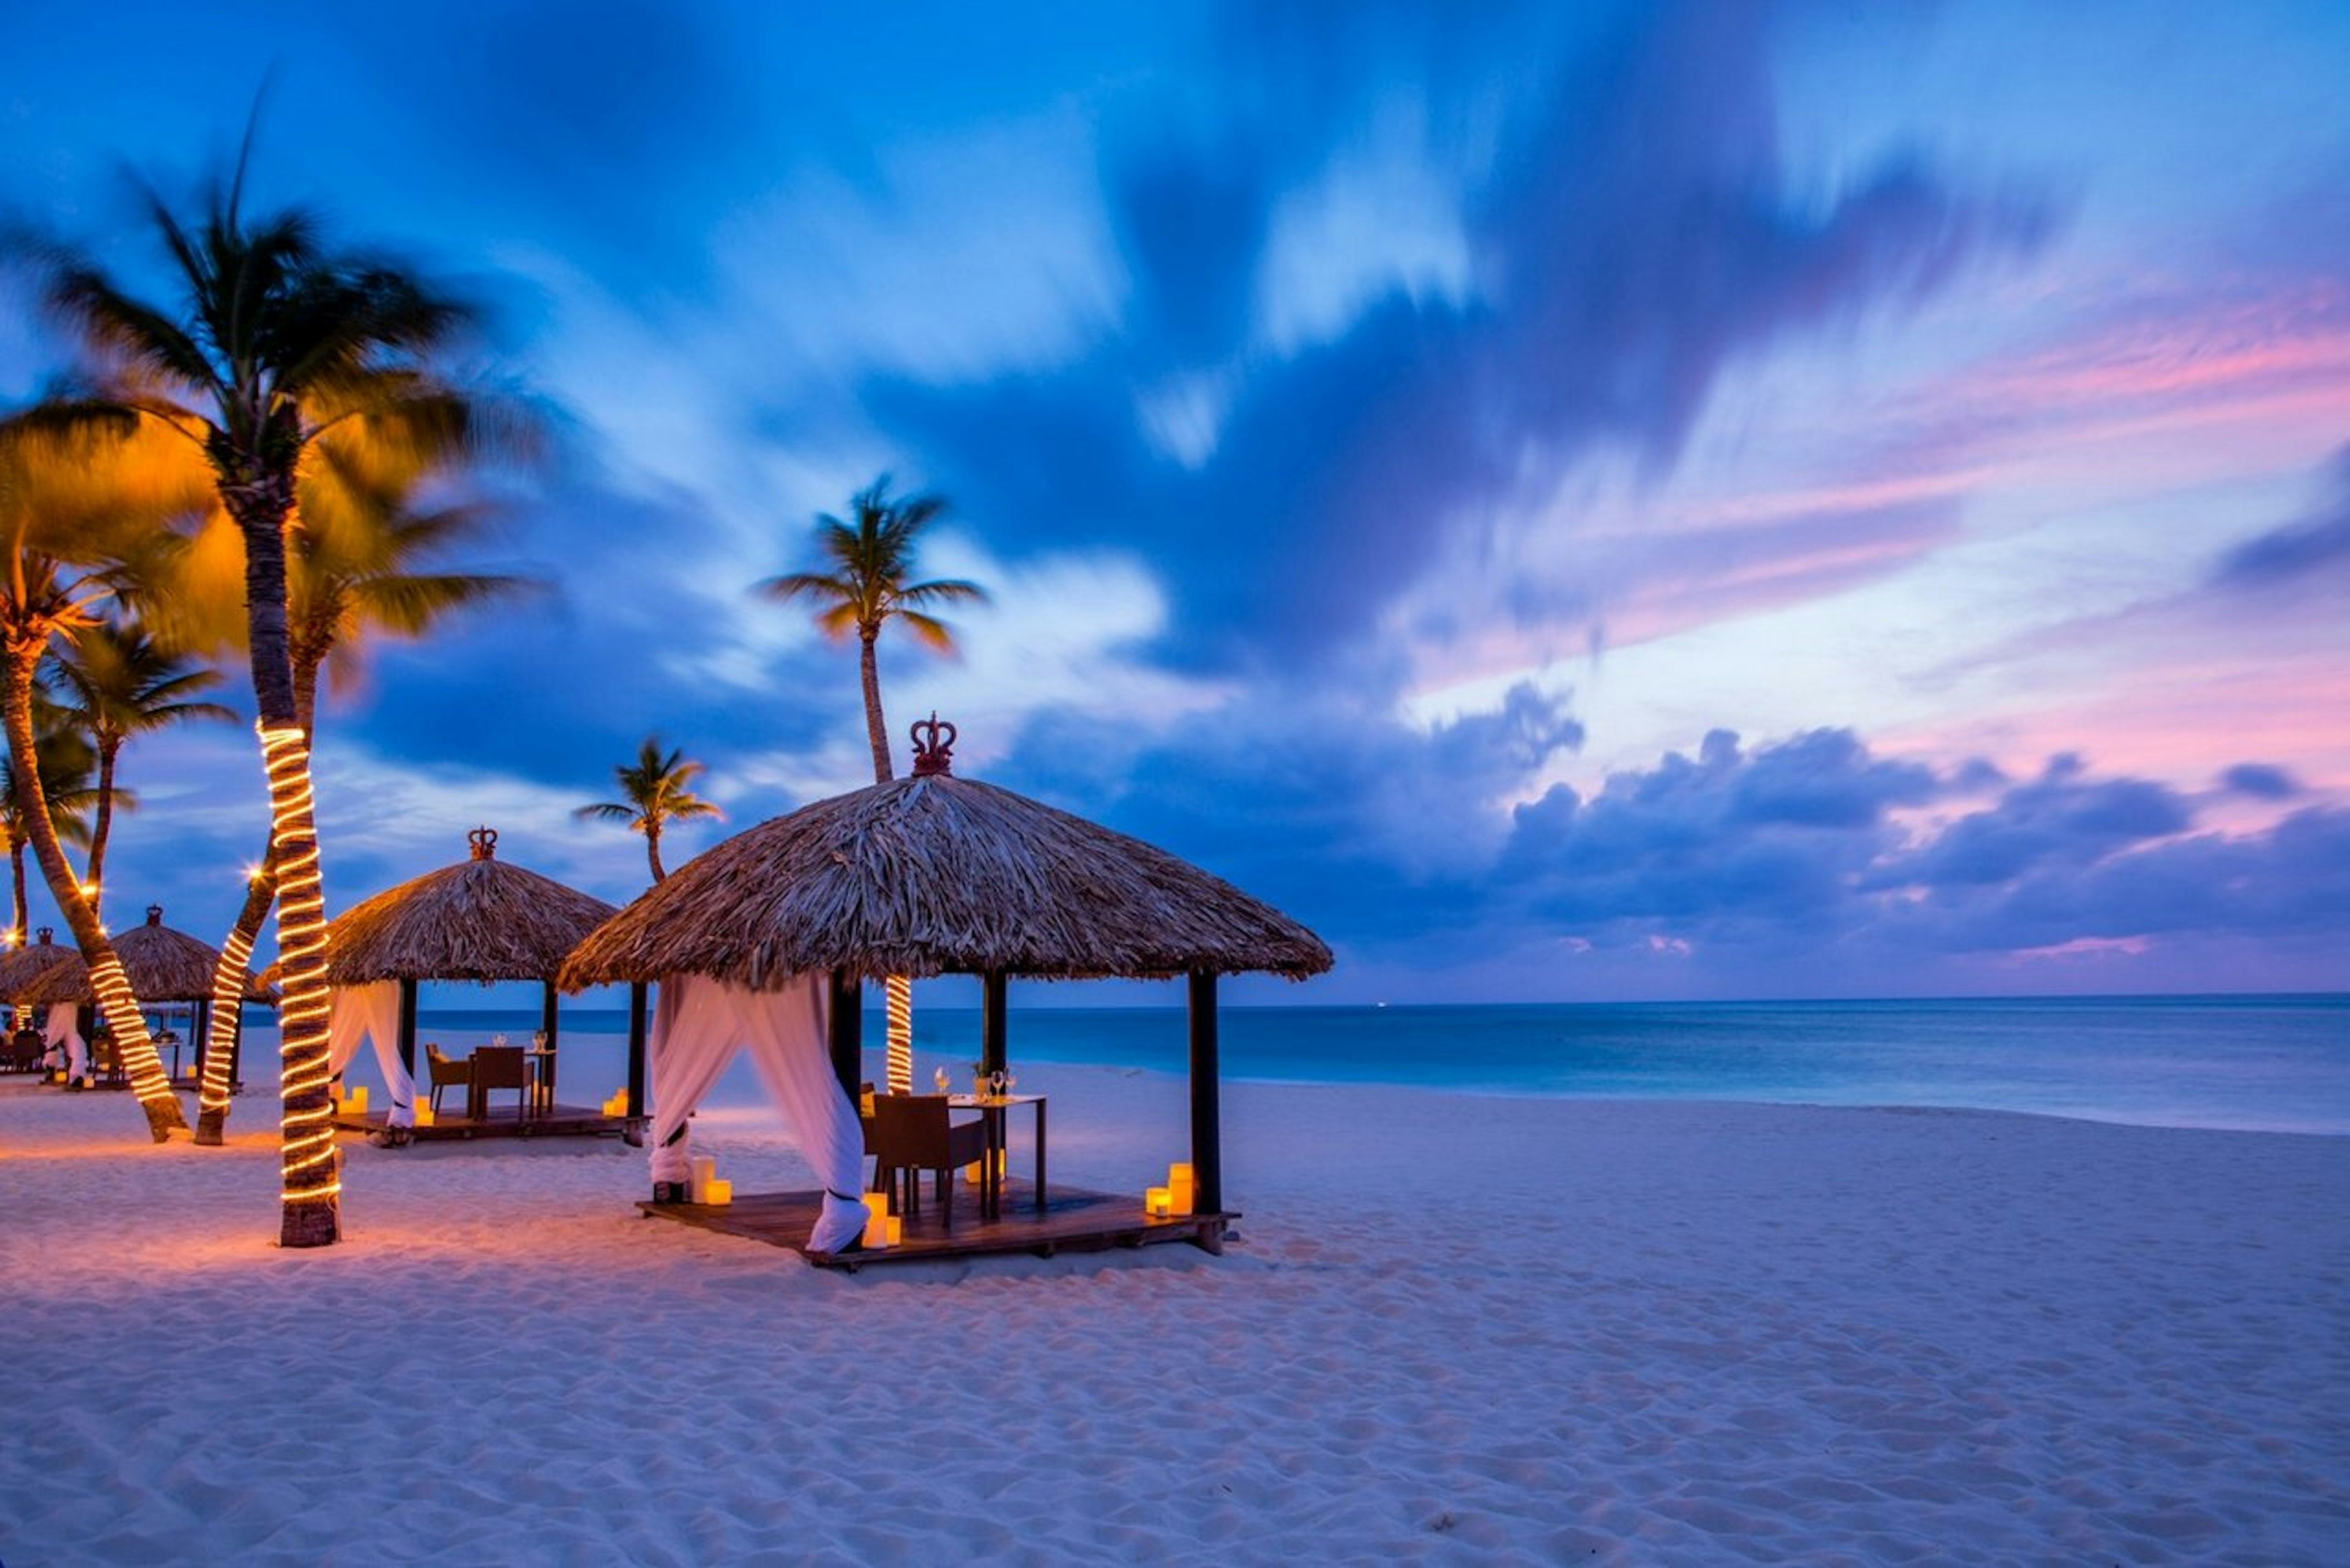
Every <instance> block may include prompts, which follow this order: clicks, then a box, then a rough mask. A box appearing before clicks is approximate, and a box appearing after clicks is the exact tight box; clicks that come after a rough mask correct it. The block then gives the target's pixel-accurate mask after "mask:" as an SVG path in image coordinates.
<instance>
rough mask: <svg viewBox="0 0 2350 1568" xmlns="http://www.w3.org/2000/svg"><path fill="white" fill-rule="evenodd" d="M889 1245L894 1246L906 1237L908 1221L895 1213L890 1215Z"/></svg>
mask: <svg viewBox="0 0 2350 1568" xmlns="http://www.w3.org/2000/svg"><path fill="white" fill-rule="evenodd" d="M905 1239H906V1222H905V1221H904V1220H900V1219H899V1218H898V1216H896V1215H895V1214H892V1215H890V1216H889V1245H890V1246H892V1247H894V1246H896V1245H897V1244H898V1243H899V1242H900V1241H904V1240H905Z"/></svg>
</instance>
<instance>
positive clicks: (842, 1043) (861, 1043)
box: [829, 969, 865, 1106]
mask: <svg viewBox="0 0 2350 1568" xmlns="http://www.w3.org/2000/svg"><path fill="white" fill-rule="evenodd" d="M829 1012H830V1018H831V1024H830V1032H831V1035H832V1071H833V1074H834V1075H835V1076H837V1077H838V1078H839V1080H840V1087H841V1091H842V1093H844V1094H846V1095H847V1096H848V1103H849V1104H850V1105H852V1106H854V1105H855V1104H857V1097H858V1086H859V1085H862V1084H863V1083H864V1082H865V984H864V982H863V981H860V980H858V978H857V977H856V976H855V975H852V974H850V973H849V972H848V971H847V970H841V969H837V970H834V971H832V1006H831V1008H830V1010H829Z"/></svg>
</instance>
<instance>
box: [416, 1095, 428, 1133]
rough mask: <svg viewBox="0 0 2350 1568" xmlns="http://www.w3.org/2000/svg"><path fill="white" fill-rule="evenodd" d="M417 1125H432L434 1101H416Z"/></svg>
mask: <svg viewBox="0 0 2350 1568" xmlns="http://www.w3.org/2000/svg"><path fill="white" fill-rule="evenodd" d="M416 1125H417V1126H418V1127H431V1126H432V1102H431V1101H430V1100H419V1101H417V1102H416Z"/></svg>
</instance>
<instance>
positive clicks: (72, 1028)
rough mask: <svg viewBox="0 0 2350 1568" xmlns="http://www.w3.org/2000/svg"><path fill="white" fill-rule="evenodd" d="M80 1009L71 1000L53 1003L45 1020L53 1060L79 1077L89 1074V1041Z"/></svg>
mask: <svg viewBox="0 0 2350 1568" xmlns="http://www.w3.org/2000/svg"><path fill="white" fill-rule="evenodd" d="M80 1012H81V1010H80V1009H79V1008H78V1007H76V1006H75V1005H74V1004H73V1003H72V1002H51V1003H49V1013H48V1016H47V1018H46V1019H44V1020H43V1021H42V1025H43V1034H42V1038H44V1039H46V1040H47V1041H48V1043H49V1050H50V1052H51V1053H52V1057H51V1059H52V1061H53V1062H55V1064H57V1065H58V1066H61V1067H63V1068H64V1069H65V1070H66V1076H67V1077H68V1078H72V1079H76V1080H80V1079H83V1078H87V1077H88V1076H89V1042H88V1041H87V1040H84V1039H83V1038H82V1037H81V1020H80V1016H79V1014H80Z"/></svg>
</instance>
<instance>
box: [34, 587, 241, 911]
mask: <svg viewBox="0 0 2350 1568" xmlns="http://www.w3.org/2000/svg"><path fill="white" fill-rule="evenodd" d="M55 670H56V671H57V680H58V682H59V684H60V686H61V688H62V690H63V691H64V693H65V695H66V696H67V698H68V702H67V705H66V709H65V711H66V714H67V716H68V718H69V719H70V720H71V721H72V722H75V723H77V724H78V725H80V726H81V728H82V729H83V730H84V731H86V732H88V735H89V738H90V741H91V743H92V746H93V748H94V749H95V751H96V753H97V755H98V787H97V815H96V820H95V822H93V824H92V825H91V827H90V833H89V880H90V884H91V886H93V887H94V888H97V889H98V891H96V892H94V893H92V894H91V895H90V898H89V902H90V908H91V909H92V910H93V911H95V910H97V909H100V908H101V907H102V906H103V904H104V901H105V898H106V843H107V837H108V835H109V833H110V832H111V831H112V829H113V824H114V808H115V805H116V804H117V800H116V794H115V787H114V773H115V765H116V761H117V759H118V758H120V755H121V754H122V746H123V742H126V741H128V740H130V738H131V737H132V736H133V735H145V734H152V733H153V732H156V731H158V730H162V729H167V728H169V727H170V726H172V725H173V724H184V723H186V722H189V721H190V720H192V719H216V720H224V721H226V722H231V723H234V722H235V721H236V717H237V715H236V713H235V711H234V710H233V709H229V708H224V707H223V706H221V705H220V704H219V703H217V702H203V701H192V698H193V697H194V695H195V693H197V692H199V691H205V690H207V689H209V688H211V687H213V686H217V685H219V684H220V680H221V676H220V672H219V671H218V670H213V669H209V668H206V667H203V666H200V665H194V664H193V663H192V660H191V659H189V658H188V657H187V656H186V655H185V654H182V653H179V652H176V651H174V650H172V649H167V648H165V647H163V646H162V645H161V644H160V643H158V642H157V641H156V640H155V639H154V637H153V635H152V634H151V633H150V632H149V631H148V629H147V628H145V627H143V626H141V625H140V623H139V621H138V619H137V618H135V617H124V618H120V619H116V620H104V621H100V622H99V624H98V625H96V626H94V627H92V628H90V629H89V630H88V633H86V634H85V635H84V636H83V637H82V638H81V639H79V640H78V642H75V643H73V644H72V645H70V646H68V648H67V649H64V650H63V651H61V652H60V653H59V654H58V656H57V659H56V662H55ZM121 804H124V805H129V804H130V803H129V802H128V801H127V800H126V801H124V802H122V803H121Z"/></svg>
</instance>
